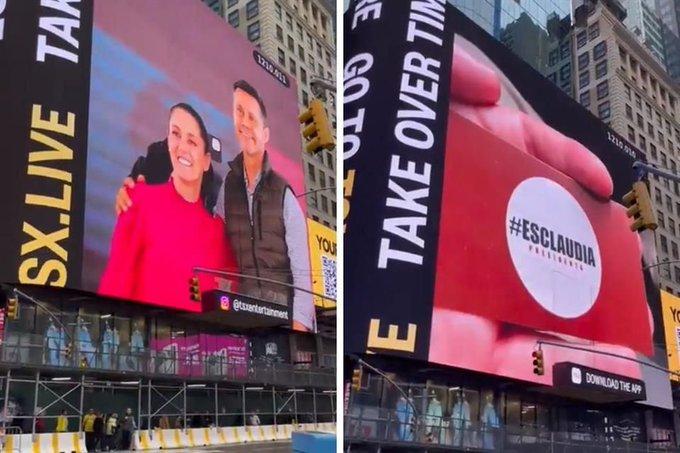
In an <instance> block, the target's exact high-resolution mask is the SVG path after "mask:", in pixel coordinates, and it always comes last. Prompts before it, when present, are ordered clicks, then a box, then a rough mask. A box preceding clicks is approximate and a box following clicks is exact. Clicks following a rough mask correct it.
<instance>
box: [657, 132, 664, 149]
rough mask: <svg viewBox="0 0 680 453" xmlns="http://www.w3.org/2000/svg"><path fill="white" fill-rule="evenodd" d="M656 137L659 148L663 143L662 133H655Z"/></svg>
mask: <svg viewBox="0 0 680 453" xmlns="http://www.w3.org/2000/svg"><path fill="white" fill-rule="evenodd" d="M656 136H657V137H658V139H659V143H660V144H661V146H663V142H664V138H663V132H661V131H657V134H656Z"/></svg>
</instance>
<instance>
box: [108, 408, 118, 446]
mask: <svg viewBox="0 0 680 453" xmlns="http://www.w3.org/2000/svg"><path fill="white" fill-rule="evenodd" d="M117 430H118V414H116V413H115V412H114V413H113V414H111V416H110V417H109V418H108V419H107V420H106V451H109V450H115V448H116V445H115V443H114V442H113V437H114V436H115V435H116V431H117Z"/></svg>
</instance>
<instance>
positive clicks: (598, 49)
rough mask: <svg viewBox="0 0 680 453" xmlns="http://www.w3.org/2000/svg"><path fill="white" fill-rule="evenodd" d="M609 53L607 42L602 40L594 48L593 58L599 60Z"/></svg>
mask: <svg viewBox="0 0 680 453" xmlns="http://www.w3.org/2000/svg"><path fill="white" fill-rule="evenodd" d="M606 54H607V42H606V41H602V42H601V43H599V44H598V45H596V46H595V47H594V48H593V60H599V59H600V58H602V57H604V56H605V55H606Z"/></svg>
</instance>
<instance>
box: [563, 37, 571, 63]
mask: <svg viewBox="0 0 680 453" xmlns="http://www.w3.org/2000/svg"><path fill="white" fill-rule="evenodd" d="M570 54H571V49H570V48H569V41H567V42H563V43H562V44H560V58H562V59H564V58H568V57H569V55H570Z"/></svg>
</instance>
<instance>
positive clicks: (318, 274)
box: [307, 219, 338, 308]
mask: <svg viewBox="0 0 680 453" xmlns="http://www.w3.org/2000/svg"><path fill="white" fill-rule="evenodd" d="M307 229H308V230H309V259H310V264H311V269H312V291H314V292H315V293H316V294H322V295H324V296H325V297H327V298H328V299H326V298H324V297H320V296H314V305H316V306H317V307H321V308H333V307H335V306H336V303H335V298H336V297H337V277H336V272H335V269H336V262H337V248H338V244H337V239H336V233H335V230H333V229H331V228H328V227H327V226H325V225H323V224H321V223H319V222H315V221H314V220H312V219H307Z"/></svg>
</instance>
